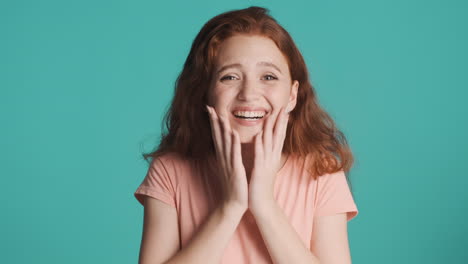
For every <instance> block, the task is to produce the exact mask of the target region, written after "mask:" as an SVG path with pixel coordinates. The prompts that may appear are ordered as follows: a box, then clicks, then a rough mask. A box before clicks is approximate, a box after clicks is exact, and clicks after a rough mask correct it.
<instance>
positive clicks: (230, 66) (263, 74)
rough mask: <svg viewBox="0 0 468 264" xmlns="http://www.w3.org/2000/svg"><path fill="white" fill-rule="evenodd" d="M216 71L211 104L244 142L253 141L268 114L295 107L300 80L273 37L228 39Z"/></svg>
mask: <svg viewBox="0 0 468 264" xmlns="http://www.w3.org/2000/svg"><path fill="white" fill-rule="evenodd" d="M213 74H214V76H213V81H212V83H211V84H210V96H209V98H210V99H209V100H210V102H209V104H210V105H211V106H213V107H214V108H215V109H216V112H217V113H218V114H219V115H221V116H224V117H225V118H227V120H229V122H230V124H231V128H232V129H233V130H236V131H237V132H238V133H239V136H240V139H241V142H242V143H249V142H253V138H254V136H255V135H256V134H257V133H259V132H260V131H262V129H263V123H264V120H265V119H266V118H267V117H268V116H269V115H271V114H272V113H276V112H277V111H279V110H280V109H281V107H286V106H287V108H286V111H287V112H290V111H292V110H293V109H294V107H295V106H296V97H297V89H298V87H299V83H298V82H297V81H294V82H293V81H292V80H291V76H290V74H289V67H288V63H287V61H286V58H285V57H284V55H283V54H282V53H281V51H280V50H279V49H278V47H277V46H276V44H275V43H274V42H273V41H272V40H271V39H270V38H267V37H263V36H247V35H234V36H232V37H230V38H228V39H226V40H225V41H223V42H222V43H221V44H220V46H219V48H218V54H217V57H216V61H215V67H214V72H213ZM262 116H263V117H262ZM260 117H261V118H260Z"/></svg>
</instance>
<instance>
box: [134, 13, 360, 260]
mask: <svg viewBox="0 0 468 264" xmlns="http://www.w3.org/2000/svg"><path fill="white" fill-rule="evenodd" d="M165 121H166V125H167V130H168V131H167V132H166V133H163V136H162V140H161V143H160V145H159V146H158V147H157V148H156V150H155V151H153V152H151V153H149V154H145V155H144V157H145V158H149V157H150V158H151V163H150V167H149V169H148V173H147V175H146V177H145V178H144V180H143V182H142V183H141V185H140V186H139V187H138V189H137V190H136V191H135V193H134V195H135V197H136V198H137V199H138V201H139V202H140V203H141V204H142V205H144V224H143V236H142V243H141V249H140V259H139V263H223V264H227V263H236V264H237V263H255V264H257V263H340V264H341V263H351V254H350V252H349V244H348V235H347V221H349V220H351V219H352V218H353V217H355V216H356V215H357V213H358V210H357V207H356V204H355V203H354V200H353V196H352V193H351V190H350V188H349V186H348V181H347V176H346V174H345V172H348V171H349V169H350V168H351V165H352V162H353V158H352V154H351V151H350V149H349V147H348V145H347V143H346V139H345V137H344V135H343V133H342V132H340V131H339V130H338V129H337V128H336V126H335V124H334V122H333V120H332V119H331V118H330V116H329V115H328V114H327V113H326V112H325V111H324V110H323V109H322V108H321V107H320V106H319V104H318V103H317V98H316V95H315V92H314V90H313V87H312V85H311V84H310V81H309V78H308V71H307V68H306V65H305V63H304V60H303V58H302V55H301V53H300V52H299V50H298V48H297V47H296V45H295V44H294V42H293V40H292V38H291V37H290V35H289V34H288V32H287V31H286V30H285V29H284V28H282V27H281V26H280V25H279V24H278V23H277V22H276V21H275V20H274V19H273V18H272V17H271V16H270V15H268V10H267V9H265V8H261V7H250V8H246V9H241V10H234V11H229V12H225V13H222V14H220V15H218V16H215V17H214V18H212V19H211V20H209V21H208V22H207V23H206V24H205V25H204V26H203V28H202V29H201V30H200V32H199V33H198V35H197V36H196V38H195V40H194V42H193V44H192V47H191V50H190V53H189V55H188V57H187V60H186V62H185V64H184V67H183V70H182V72H181V74H180V76H179V77H178V79H177V82H176V85H175V96H174V98H173V101H172V104H171V107H170V109H169V111H168V113H167V114H166V117H165Z"/></svg>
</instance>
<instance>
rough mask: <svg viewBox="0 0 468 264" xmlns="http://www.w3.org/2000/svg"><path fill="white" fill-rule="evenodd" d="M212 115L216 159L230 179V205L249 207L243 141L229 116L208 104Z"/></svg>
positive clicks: (226, 176) (245, 208)
mask: <svg viewBox="0 0 468 264" xmlns="http://www.w3.org/2000/svg"><path fill="white" fill-rule="evenodd" d="M206 108H207V110H208V114H209V116H210V123H211V135H212V138H213V141H214V145H215V149H216V159H217V161H218V165H219V168H220V170H221V173H224V175H223V176H225V178H226V179H228V188H230V192H231V195H230V197H228V202H229V203H230V205H235V206H239V207H240V208H241V209H242V210H247V208H248V204H249V202H248V200H249V199H248V183H247V176H246V172H245V168H244V164H243V163H242V153H241V142H240V137H239V133H238V132H237V131H234V130H232V129H231V125H230V124H229V120H228V119H227V117H223V116H220V115H218V113H217V112H216V110H215V109H214V108H213V107H211V106H208V105H207V106H206Z"/></svg>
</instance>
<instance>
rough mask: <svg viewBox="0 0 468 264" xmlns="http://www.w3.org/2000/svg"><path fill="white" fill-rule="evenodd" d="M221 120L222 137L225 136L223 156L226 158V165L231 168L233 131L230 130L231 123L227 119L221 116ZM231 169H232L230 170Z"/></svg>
mask: <svg viewBox="0 0 468 264" xmlns="http://www.w3.org/2000/svg"><path fill="white" fill-rule="evenodd" d="M219 120H220V122H221V126H222V136H223V142H222V143H223V152H224V153H223V154H224V158H225V160H226V164H228V165H229V166H230V165H231V147H232V146H231V144H232V143H231V142H232V140H231V138H232V135H231V130H230V128H229V121H228V120H226V119H225V117H223V116H219ZM229 169H230V168H229Z"/></svg>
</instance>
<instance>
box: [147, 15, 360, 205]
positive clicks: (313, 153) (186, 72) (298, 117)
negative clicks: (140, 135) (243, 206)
mask: <svg viewBox="0 0 468 264" xmlns="http://www.w3.org/2000/svg"><path fill="white" fill-rule="evenodd" d="M268 13H269V10H268V9H266V8H262V7H257V6H251V7H249V8H245V9H240V10H231V11H228V12H224V13H221V14H219V15H217V16H215V17H213V18H212V19H210V20H209V21H208V22H207V23H205V25H204V26H203V27H202V29H201V30H200V32H199V33H198V34H197V36H196V37H195V40H194V41H193V43H192V46H191V49H190V53H189V54H188V57H187V59H186V61H185V64H184V66H183V69H182V72H181V73H180V75H179V76H178V77H177V80H176V82H175V93H174V97H173V99H172V102H171V105H170V108H169V109H168V111H167V112H166V114H165V116H164V120H163V125H164V123H165V125H166V128H167V131H164V130H163V131H162V132H161V141H160V144H159V146H157V147H156V149H155V150H153V151H152V152H150V153H146V154H143V157H144V159H145V160H147V161H148V159H151V160H153V159H155V158H157V157H159V156H161V155H164V154H166V153H176V154H178V155H179V156H180V157H182V158H183V159H187V160H191V161H193V162H194V163H193V164H195V167H194V168H195V169H197V170H199V172H200V173H199V175H200V176H201V178H200V180H201V181H202V182H203V184H204V187H205V188H206V193H207V194H208V196H209V197H210V198H211V201H212V202H213V201H217V202H224V201H226V200H227V197H228V196H229V188H228V186H227V179H223V178H221V177H218V175H219V174H217V173H216V169H217V168H216V166H213V164H215V162H213V161H214V160H215V158H214V155H215V146H214V143H213V140H212V136H211V127H210V121H209V116H208V113H207V112H206V111H205V105H206V104H207V102H208V100H207V99H208V92H209V88H210V87H209V85H210V82H211V78H212V76H213V75H214V74H213V70H214V66H215V65H214V62H215V58H216V56H217V48H218V47H219V45H220V44H221V43H222V42H223V41H224V40H226V39H227V38H229V37H231V36H233V35H236V34H244V35H260V36H264V37H268V38H270V39H271V40H273V41H274V43H275V44H276V46H277V47H278V49H279V50H280V51H281V52H282V53H283V54H284V56H285V57H286V59H287V62H288V65H289V70H290V75H291V80H298V81H299V88H298V93H297V103H296V106H295V108H294V109H293V110H292V111H291V113H290V117H289V122H288V128H287V135H286V138H285V142H284V146H283V153H285V154H293V155H299V156H301V157H305V156H306V155H310V157H311V158H312V159H311V160H312V161H313V162H311V163H310V168H308V171H309V172H310V173H311V174H312V176H313V178H314V179H316V178H317V177H318V176H321V175H323V174H326V173H334V172H337V171H339V170H344V171H345V172H348V171H349V170H350V168H351V166H352V163H353V155H352V153H351V150H350V148H349V146H348V144H347V141H346V138H345V136H344V134H343V133H342V132H341V131H340V130H339V129H338V128H337V127H336V125H335V123H334V121H333V120H332V118H331V117H330V116H329V115H328V114H327V113H326V112H325V111H324V110H323V109H322V108H321V107H320V106H319V104H318V102H317V97H316V92H315V91H314V88H313V87H312V84H311V83H310V81H309V76H308V70H307V67H306V64H305V62H304V59H303V57H302V55H301V53H300V51H299V49H298V48H297V47H296V45H295V43H294V41H293V39H292V38H291V36H290V35H289V33H288V32H287V31H286V30H285V29H284V28H283V27H282V26H281V25H279V24H278V23H277V22H276V20H275V19H274V18H273V17H271V16H270V15H269V14H268ZM346 174H347V173H346ZM346 177H347V179H348V176H346Z"/></svg>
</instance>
